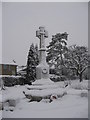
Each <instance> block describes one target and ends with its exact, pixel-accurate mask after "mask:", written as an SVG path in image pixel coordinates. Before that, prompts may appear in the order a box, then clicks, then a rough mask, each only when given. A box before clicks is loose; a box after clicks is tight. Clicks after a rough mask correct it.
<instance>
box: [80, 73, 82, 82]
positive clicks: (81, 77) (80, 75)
mask: <svg viewBox="0 0 90 120" xmlns="http://www.w3.org/2000/svg"><path fill="white" fill-rule="evenodd" d="M79 79H80V82H82V81H83V79H82V73H81V74H79Z"/></svg>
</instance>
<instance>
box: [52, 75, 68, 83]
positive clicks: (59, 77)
mask: <svg viewBox="0 0 90 120" xmlns="http://www.w3.org/2000/svg"><path fill="white" fill-rule="evenodd" d="M50 79H51V80H52V81H54V82H59V81H65V80H66V79H67V78H66V77H65V76H64V75H63V76H58V75H51V76H50Z"/></svg>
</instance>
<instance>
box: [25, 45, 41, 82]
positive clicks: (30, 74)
mask: <svg viewBox="0 0 90 120" xmlns="http://www.w3.org/2000/svg"><path fill="white" fill-rule="evenodd" d="M38 63H39V58H38V46H37V45H36V46H35V47H34V44H33V43H32V44H31V46H30V50H29V53H28V59H27V74H26V82H27V84H31V83H32V82H33V81H35V79H36V66H37V65H38Z"/></svg>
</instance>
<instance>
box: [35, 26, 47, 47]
mask: <svg viewBox="0 0 90 120" xmlns="http://www.w3.org/2000/svg"><path fill="white" fill-rule="evenodd" d="M36 37H38V38H39V39H40V48H45V38H48V32H47V31H46V30H45V28H44V27H42V26H41V27H39V30H37V31H36Z"/></svg>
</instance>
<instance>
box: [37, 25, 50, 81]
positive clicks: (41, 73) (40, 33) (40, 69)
mask: <svg viewBox="0 0 90 120" xmlns="http://www.w3.org/2000/svg"><path fill="white" fill-rule="evenodd" d="M36 37H38V38H39V39H40V49H39V54H40V55H39V58H40V63H39V65H38V66H37V67H36V77H37V79H41V78H48V76H49V66H48V64H47V63H46V48H45V38H48V32H47V31H46V30H45V28H44V27H43V26H41V27H39V30H37V31H36Z"/></svg>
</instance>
